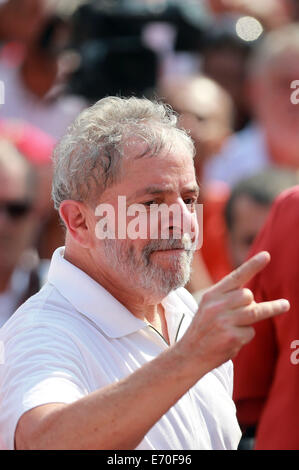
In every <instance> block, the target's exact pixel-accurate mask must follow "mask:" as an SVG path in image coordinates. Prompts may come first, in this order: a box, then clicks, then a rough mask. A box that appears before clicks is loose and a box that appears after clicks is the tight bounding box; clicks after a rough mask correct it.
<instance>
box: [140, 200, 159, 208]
mask: <svg viewBox="0 0 299 470" xmlns="http://www.w3.org/2000/svg"><path fill="white" fill-rule="evenodd" d="M153 204H158V203H157V201H146V202H143V205H144V206H147V207H150V206H152V205H153Z"/></svg>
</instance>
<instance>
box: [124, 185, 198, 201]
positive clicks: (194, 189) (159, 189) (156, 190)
mask: <svg viewBox="0 0 299 470" xmlns="http://www.w3.org/2000/svg"><path fill="white" fill-rule="evenodd" d="M173 192H174V189H173V187H172V186H156V185H153V186H148V187H147V188H143V189H140V190H139V191H136V192H135V193H134V194H132V196H131V197H132V198H133V199H134V198H138V197H140V196H145V195H147V194H153V195H155V194H165V193H173ZM182 192H185V193H195V194H199V186H198V185H197V184H195V185H192V186H189V187H188V186H186V187H184V188H183V189H182Z"/></svg>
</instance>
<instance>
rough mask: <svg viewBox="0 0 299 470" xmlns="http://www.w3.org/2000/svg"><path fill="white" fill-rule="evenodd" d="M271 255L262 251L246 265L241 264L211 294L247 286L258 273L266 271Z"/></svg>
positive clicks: (218, 283)
mask: <svg viewBox="0 0 299 470" xmlns="http://www.w3.org/2000/svg"><path fill="white" fill-rule="evenodd" d="M270 259H271V258H270V254H269V253H268V252H267V251H261V252H260V253H257V254H256V255H255V256H253V257H252V258H250V259H249V260H248V261H245V263H243V264H241V266H239V267H238V268H237V269H235V270H234V271H232V272H231V273H230V274H228V275H227V276H225V277H224V278H223V279H221V281H219V282H217V284H215V285H214V286H213V287H212V288H210V289H209V290H210V292H212V291H213V292H219V293H220V292H221V293H225V292H229V291H231V290H234V289H238V288H240V287H242V286H243V285H244V284H246V283H247V282H248V281H250V279H252V278H253V276H255V275H256V274H257V273H259V272H260V271H261V270H262V269H264V268H265V267H266V266H267V264H268V263H269V261H270Z"/></svg>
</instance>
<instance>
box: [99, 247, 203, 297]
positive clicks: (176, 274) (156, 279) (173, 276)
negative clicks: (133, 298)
mask: <svg viewBox="0 0 299 470" xmlns="http://www.w3.org/2000/svg"><path fill="white" fill-rule="evenodd" d="M104 248H105V255H106V259H107V261H108V262H109V264H110V266H112V267H113V269H115V270H116V271H118V272H120V273H121V274H123V275H124V276H125V277H126V278H127V279H128V281H129V283H130V284H132V285H133V286H134V287H135V288H136V289H142V290H145V291H147V292H148V293H149V294H150V295H155V296H163V297H165V296H166V295H168V294H169V293H170V292H171V291H172V290H175V289H177V288H179V287H182V286H184V285H185V284H186V283H187V282H188V280H189V278H190V273H191V262H192V259H193V254H194V249H191V248H190V249H186V248H185V246H184V245H183V244H182V241H181V240H177V239H171V240H151V241H150V242H149V243H148V244H147V245H146V246H145V247H144V248H143V250H142V252H141V255H140V256H137V253H136V250H135V247H134V245H133V244H132V243H131V244H129V243H128V242H127V241H126V240H122V241H120V240H111V239H105V240H104ZM171 248H172V249H175V248H185V250H184V251H183V252H182V253H180V254H179V255H173V257H172V259H171V261H170V263H171V267H170V268H169V269H168V270H167V271H166V270H165V269H163V268H162V267H161V266H159V265H158V264H156V263H153V262H152V261H151V258H150V255H151V253H153V252H154V251H157V250H165V249H171Z"/></svg>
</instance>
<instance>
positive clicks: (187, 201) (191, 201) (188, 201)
mask: <svg viewBox="0 0 299 470" xmlns="http://www.w3.org/2000/svg"><path fill="white" fill-rule="evenodd" d="M184 203H185V204H186V205H187V206H190V205H194V204H195V199H193V198H189V199H184Z"/></svg>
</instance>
